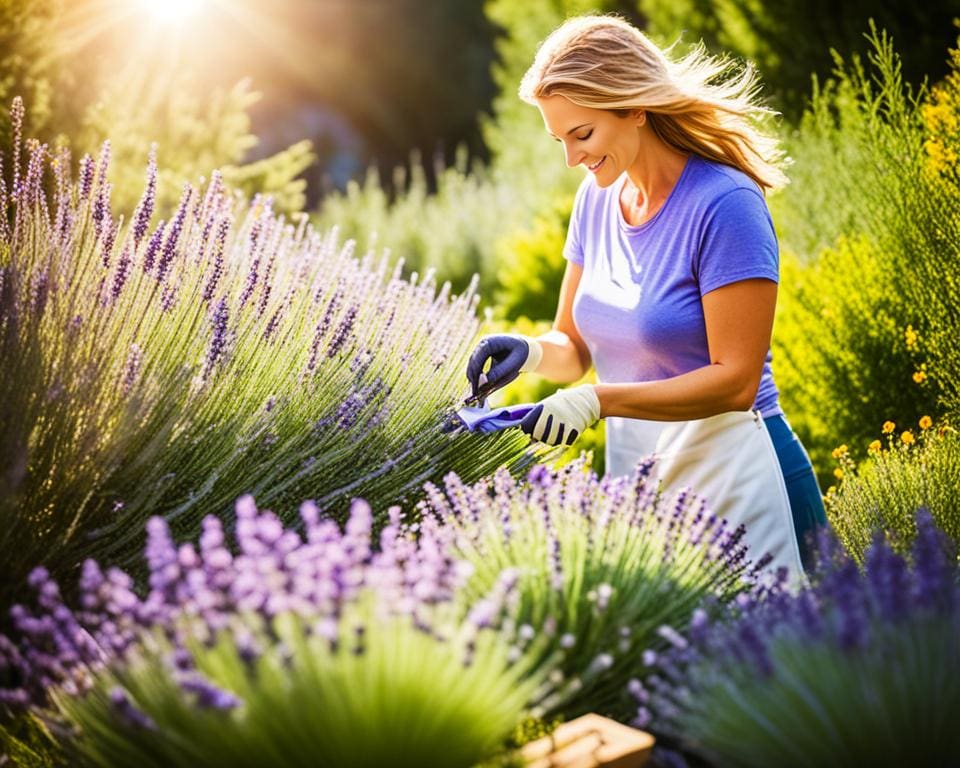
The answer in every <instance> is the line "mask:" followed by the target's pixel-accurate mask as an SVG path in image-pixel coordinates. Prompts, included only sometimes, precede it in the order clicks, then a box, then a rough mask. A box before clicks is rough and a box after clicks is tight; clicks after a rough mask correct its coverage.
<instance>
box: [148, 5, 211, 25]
mask: <svg viewBox="0 0 960 768" xmlns="http://www.w3.org/2000/svg"><path fill="white" fill-rule="evenodd" d="M204 1H205V0H140V3H141V4H142V5H144V6H145V7H146V9H147V10H148V11H149V12H150V13H151V15H152V16H153V17H154V18H155V19H157V20H158V21H170V22H172V21H182V20H184V19H186V18H187V17H188V16H193V15H195V14H196V13H197V12H198V11H199V10H200V8H201V7H202V6H203V4H204Z"/></svg>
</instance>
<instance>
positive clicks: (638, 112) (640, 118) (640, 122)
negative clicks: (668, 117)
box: [630, 109, 647, 128]
mask: <svg viewBox="0 0 960 768" xmlns="http://www.w3.org/2000/svg"><path fill="white" fill-rule="evenodd" d="M630 116H631V117H632V118H633V119H634V120H636V121H637V127H638V128H641V127H643V126H644V125H646V123H647V112H646V110H644V109H635V110H633V112H632V113H631V114H630Z"/></svg>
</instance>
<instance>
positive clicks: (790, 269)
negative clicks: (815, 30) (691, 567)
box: [771, 33, 960, 486]
mask: <svg viewBox="0 0 960 768" xmlns="http://www.w3.org/2000/svg"><path fill="white" fill-rule="evenodd" d="M872 42H873V47H874V52H873V53H872V55H871V57H870V59H871V65H872V66H871V68H870V71H867V70H866V69H865V68H864V67H863V66H862V65H861V64H860V63H859V62H858V61H856V60H854V61H852V62H848V63H847V64H845V65H844V67H843V69H842V70H841V71H840V72H839V74H838V78H837V80H836V81H833V82H832V83H830V84H829V85H827V86H825V87H824V88H823V89H822V90H821V91H820V92H819V93H817V94H816V96H815V98H814V100H813V104H812V106H811V109H810V111H809V112H808V114H807V115H806V117H805V119H804V121H803V124H802V125H801V128H800V130H799V132H798V133H797V134H796V136H795V137H793V138H792V140H791V146H790V152H791V155H792V156H793V157H794V158H795V159H796V162H795V164H794V166H793V167H792V169H791V175H792V176H793V183H791V184H790V186H789V188H787V189H785V190H784V191H783V192H782V193H781V194H780V195H778V196H776V197H773V198H771V208H772V210H773V212H774V216H775V220H776V221H777V225H778V231H779V232H780V233H781V235H782V238H783V244H784V247H785V248H784V249H785V255H787V258H785V259H784V269H783V276H782V280H781V285H782V286H783V289H784V290H783V291H782V292H781V306H780V308H779V311H778V317H777V328H778V330H777V334H776V336H775V339H774V357H775V358H776V359H777V360H778V362H777V381H778V384H779V386H780V389H781V395H782V399H783V403H784V408H785V409H786V410H787V412H788V414H790V415H791V421H792V423H793V426H794V427H795V429H796V430H797V432H798V434H799V435H800V437H801V438H802V439H803V441H804V444H805V445H806V447H807V448H808V450H809V451H810V453H811V458H812V459H813V461H814V464H815V465H816V466H817V468H818V470H819V473H820V478H821V481H822V482H823V485H824V486H826V485H828V484H829V471H830V468H831V464H832V463H831V461H830V456H829V454H830V451H831V449H832V448H833V447H834V446H835V445H836V443H837V436H838V435H840V436H841V437H842V439H843V440H844V441H846V442H849V443H850V444H851V445H865V444H866V443H868V442H869V441H870V440H871V439H873V436H874V433H875V430H876V426H877V421H878V418H883V417H886V418H890V419H892V420H894V421H896V422H900V423H907V422H915V421H916V420H917V419H918V418H920V416H921V415H923V414H930V415H931V416H933V417H934V418H936V417H939V416H942V415H945V414H952V413H956V412H957V410H958V408H960V365H958V363H960V356H958V355H957V354H956V341H955V340H956V338H957V336H958V334H960V329H958V327H957V317H958V315H957V312H956V307H957V305H958V303H960V284H958V283H957V281H956V280H955V279H953V277H952V276H953V275H955V274H956V273H957V268H958V263H960V186H958V185H957V184H956V183H955V175H954V171H953V170H951V169H952V168H953V166H952V165H951V164H949V163H946V162H945V161H944V159H945V158H949V157H951V156H952V155H951V153H956V152H958V151H960V144H958V143H957V141H958V139H960V132H957V131H954V130H952V128H951V126H952V125H953V123H954V122H955V120H956V116H957V115H958V114H960V76H956V75H957V73H958V72H960V57H958V55H957V54H954V55H953V59H952V64H951V68H952V74H951V75H950V76H949V77H948V78H947V79H946V80H945V81H944V83H943V84H942V85H941V86H938V87H937V89H935V90H934V91H932V92H929V91H927V90H925V89H923V88H921V89H912V88H910V87H909V86H907V85H905V84H904V83H903V81H902V78H901V70H900V61H899V57H897V56H896V54H895V53H894V51H893V46H892V43H891V41H890V39H889V38H888V37H886V36H884V35H882V34H881V35H877V34H876V33H874V34H873V36H872ZM903 42H905V41H901V43H903ZM825 178H829V179H830V183H829V184H824V183H823V179H825Z"/></svg>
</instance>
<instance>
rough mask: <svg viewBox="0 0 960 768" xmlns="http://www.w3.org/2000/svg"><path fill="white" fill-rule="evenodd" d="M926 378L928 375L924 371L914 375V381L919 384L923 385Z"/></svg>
mask: <svg viewBox="0 0 960 768" xmlns="http://www.w3.org/2000/svg"><path fill="white" fill-rule="evenodd" d="M926 378H927V374H926V373H925V372H924V371H916V372H915V373H914V374H913V380H914V381H915V382H916V383H917V384H922V383H923V381H924V379H926Z"/></svg>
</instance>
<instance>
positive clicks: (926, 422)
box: [920, 416, 933, 429]
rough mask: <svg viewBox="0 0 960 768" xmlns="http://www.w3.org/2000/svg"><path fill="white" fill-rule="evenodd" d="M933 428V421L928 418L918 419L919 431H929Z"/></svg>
mask: <svg viewBox="0 0 960 768" xmlns="http://www.w3.org/2000/svg"><path fill="white" fill-rule="evenodd" d="M932 426H933V419H931V418H930V417H929V416H921V417H920V429H930V427H932Z"/></svg>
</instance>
